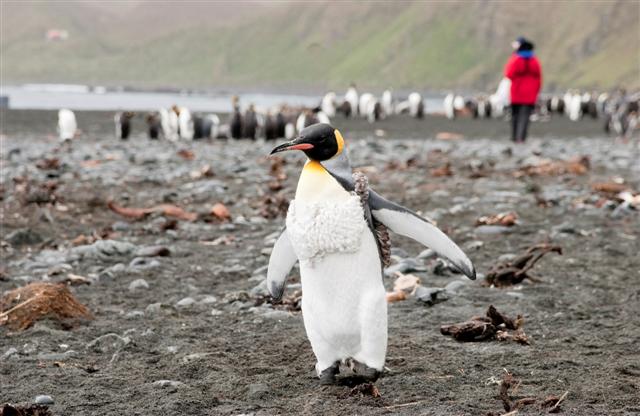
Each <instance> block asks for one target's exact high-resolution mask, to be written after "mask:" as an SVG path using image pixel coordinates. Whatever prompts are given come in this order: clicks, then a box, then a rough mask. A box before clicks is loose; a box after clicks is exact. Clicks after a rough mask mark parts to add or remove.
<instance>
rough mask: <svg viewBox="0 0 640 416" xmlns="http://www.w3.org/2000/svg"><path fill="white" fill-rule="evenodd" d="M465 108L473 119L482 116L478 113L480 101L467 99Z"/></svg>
mask: <svg viewBox="0 0 640 416" xmlns="http://www.w3.org/2000/svg"><path fill="white" fill-rule="evenodd" d="M464 108H465V110H466V111H467V112H468V113H469V114H471V116H472V117H473V118H478V117H479V116H480V115H479V113H478V101H476V99H475V98H468V99H466V100H465V102H464Z"/></svg>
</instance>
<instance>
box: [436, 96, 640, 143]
mask: <svg viewBox="0 0 640 416" xmlns="http://www.w3.org/2000/svg"><path fill="white" fill-rule="evenodd" d="M506 96H507V97H508V94H507V95H506ZM639 104H640V92H635V93H633V94H627V93H626V92H625V91H624V90H623V89H619V90H616V91H614V92H612V93H608V92H603V93H597V92H580V91H578V90H569V91H567V92H566V93H565V94H562V95H549V94H547V95H541V96H540V98H539V100H538V102H537V103H536V106H535V111H534V114H533V115H532V116H531V117H532V120H547V119H548V118H549V117H551V116H552V115H554V114H555V115H560V116H562V115H563V116H566V117H567V118H569V120H571V121H576V122H577V121H580V120H583V119H602V120H603V121H604V123H603V128H604V131H605V132H606V133H607V134H608V133H610V132H614V133H616V134H617V135H618V136H620V137H629V136H630V135H631V134H632V132H633V131H634V130H635V129H636V128H637V127H638V124H639V121H640V113H639V111H638V106H639ZM443 107H444V115H445V116H446V117H447V118H449V119H451V120H453V119H456V118H458V117H472V118H476V119H477V118H500V117H504V116H507V115H508V113H509V102H508V99H506V98H505V95H504V93H503V92H501V88H500V87H499V88H498V91H497V92H496V93H495V94H491V95H486V94H480V95H477V96H474V97H466V98H465V97H463V96H461V95H458V94H455V93H449V94H447V96H446V97H445V98H444V101H443Z"/></svg>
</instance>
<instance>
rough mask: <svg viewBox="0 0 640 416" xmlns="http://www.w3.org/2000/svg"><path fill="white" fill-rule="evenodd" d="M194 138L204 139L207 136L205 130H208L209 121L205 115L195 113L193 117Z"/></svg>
mask: <svg viewBox="0 0 640 416" xmlns="http://www.w3.org/2000/svg"><path fill="white" fill-rule="evenodd" d="M192 118H193V139H194V140H198V139H203V138H205V137H207V136H205V134H206V133H205V130H207V124H208V122H206V121H205V119H204V117H202V116H199V115H194V116H193V117H192Z"/></svg>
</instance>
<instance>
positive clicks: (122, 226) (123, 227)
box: [111, 221, 131, 231]
mask: <svg viewBox="0 0 640 416" xmlns="http://www.w3.org/2000/svg"><path fill="white" fill-rule="evenodd" d="M129 228H131V226H130V225H129V223H127V222H124V221H116V222H114V223H113V224H112V225H111V229H112V230H113V231H127V230H129Z"/></svg>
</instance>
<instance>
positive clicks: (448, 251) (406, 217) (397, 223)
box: [369, 190, 476, 280]
mask: <svg viewBox="0 0 640 416" xmlns="http://www.w3.org/2000/svg"><path fill="white" fill-rule="evenodd" d="M369 208H370V209H371V214H372V215H373V217H374V218H375V219H376V220H378V221H379V222H381V223H382V224H384V225H385V226H386V227H387V228H389V229H390V230H391V231H393V232H394V233H397V234H400V235H404V236H406V237H409V238H411V239H413V240H416V241H417V242H419V243H421V244H423V245H425V246H427V247H429V248H431V249H432V250H433V251H435V252H436V253H438V255H439V256H441V257H444V258H446V259H447V260H449V261H450V262H451V263H453V265H454V266H455V267H457V268H458V269H459V270H460V271H461V272H462V273H464V274H465V275H466V276H467V277H468V278H469V279H471V280H475V278H476V271H475V269H474V267H473V264H472V263H471V260H469V258H468V257H467V256H466V254H464V252H463V251H462V250H461V249H460V247H458V246H457V245H456V243H454V242H453V241H451V239H450V238H449V237H447V235H446V234H445V233H443V232H442V231H440V229H438V227H436V226H435V225H433V224H431V223H430V222H429V221H428V220H426V219H424V218H422V217H421V216H419V215H418V214H416V213H415V212H413V211H411V210H409V209H407V208H405V207H403V206H401V205H398V204H396V203H393V202H391V201H388V200H386V199H384V198H383V197H381V196H380V195H378V194H377V193H376V192H374V191H373V190H370V191H369Z"/></svg>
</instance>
